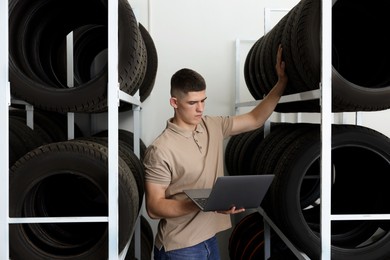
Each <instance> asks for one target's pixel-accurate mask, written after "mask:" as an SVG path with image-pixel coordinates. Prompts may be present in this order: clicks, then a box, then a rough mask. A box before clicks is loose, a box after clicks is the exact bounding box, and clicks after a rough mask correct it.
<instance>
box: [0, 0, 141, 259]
mask: <svg viewBox="0 0 390 260" xmlns="http://www.w3.org/2000/svg"><path fill="white" fill-rule="evenodd" d="M0 16H1V22H0V24H2V25H3V30H2V37H1V39H2V40H1V41H0V87H1V90H0V91H1V92H2V93H3V94H2V95H0V97H1V100H0V120H1V122H2V124H3V125H2V128H1V129H0V145H1V147H3V148H4V147H6V149H1V151H0V165H1V167H2V170H1V173H2V174H1V176H0V183H1V184H0V185H1V186H0V190H1V196H0V223H1V224H0V234H1V235H0V259H9V225H10V224H22V223H80V222H107V223H108V241H109V242H108V257H109V259H110V260H116V259H123V258H124V257H125V254H121V255H119V252H118V244H119V241H118V233H119V229H118V219H119V216H118V197H119V195H118V160H119V158H118V138H119V137H118V124H119V122H118V121H119V119H118V117H119V112H118V106H119V102H120V101H124V102H127V103H130V104H132V105H133V121H134V144H133V146H134V153H135V154H136V155H137V156H138V158H140V110H141V109H140V108H141V102H140V101H139V100H138V99H136V98H134V97H133V96H130V95H128V94H127V93H125V92H123V91H121V90H120V89H119V83H118V70H117V64H118V0H110V1H108V39H109V40H108V53H109V55H108V68H109V69H108V86H107V87H108V169H109V172H108V183H109V187H108V199H109V201H108V207H109V208H108V216H99V217H53V218H51V217H45V218H27V217H26V218H10V217H9V176H8V172H9V165H8V161H9V159H8V158H9V154H8V147H9V130H8V129H9V120H8V109H9V106H10V104H11V94H10V84H9V78H8V69H9V67H8V47H9V46H8V33H9V32H8V1H7V0H0ZM27 105H28V104H27ZM30 110H31V111H29V112H31V113H30V114H32V112H33V108H32V106H31V109H30ZM68 118H69V119H68V123H72V122H74V121H73V120H74V118H73V116H72V115H70V116H68ZM30 121H31V122H30ZM27 123H28V125H30V126H31V125H33V122H32V117H29V118H28V121H27ZM68 132H72V131H69V129H68ZM139 220H140V218H139V217H138V219H137V223H136V225H135V230H134V232H133V236H134V241H135V256H136V257H137V258H138V259H141V257H140V221H139ZM130 241H131V239H130ZM130 241H129V243H130ZM123 253H126V250H124V252H123Z"/></svg>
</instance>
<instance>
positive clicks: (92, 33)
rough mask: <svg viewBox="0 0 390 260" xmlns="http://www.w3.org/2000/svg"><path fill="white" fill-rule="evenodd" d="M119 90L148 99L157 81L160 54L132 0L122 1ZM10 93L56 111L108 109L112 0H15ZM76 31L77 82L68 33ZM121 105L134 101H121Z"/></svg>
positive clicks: (11, 12) (12, 3) (125, 107)
mask: <svg viewBox="0 0 390 260" xmlns="http://www.w3.org/2000/svg"><path fill="white" fill-rule="evenodd" d="M118 2H119V3H118V4H119V6H118V16H119V18H118V20H119V26H118V27H119V31H118V33H119V34H118V37H119V45H118V58H119V63H118V73H119V75H118V76H119V82H120V89H121V90H122V91H124V92H126V93H128V94H130V95H134V94H136V93H137V92H138V91H139V93H140V99H141V100H142V101H144V100H145V99H146V98H147V97H148V96H149V94H150V93H151V90H152V88H153V85H154V78H155V76H156V72H157V53H156V48H155V46H154V43H153V40H152V39H151V37H150V35H149V33H148V31H147V30H146V29H145V28H144V27H143V26H142V25H141V24H139V23H138V22H137V20H136V18H135V15H134V13H133V10H132V8H131V6H130V5H129V3H128V1H126V0H119V1H118ZM9 17H10V19H9V27H10V28H9V31H10V37H9V57H10V59H9V67H10V74H9V78H10V83H11V93H12V95H13V96H14V97H16V98H18V99H21V100H24V101H27V102H28V103H30V104H32V105H34V107H37V108H40V109H43V110H49V111H56V112H104V111H107V83H108V70H107V48H108V36H107V35H108V33H107V32H108V24H107V21H108V6H107V0H92V1H76V0H67V1H64V0H62V1H56V0H33V1H28V2H26V1H21V0H11V1H10V5H9ZM70 32H73V53H74V56H73V64H74V82H73V83H74V84H73V85H74V86H72V87H70V86H68V85H69V83H68V82H67V59H66V53H67V47H66V37H67V35H68V34H69V33H70ZM121 107H122V110H129V109H131V106H129V105H126V104H125V103H124V104H122V106H121Z"/></svg>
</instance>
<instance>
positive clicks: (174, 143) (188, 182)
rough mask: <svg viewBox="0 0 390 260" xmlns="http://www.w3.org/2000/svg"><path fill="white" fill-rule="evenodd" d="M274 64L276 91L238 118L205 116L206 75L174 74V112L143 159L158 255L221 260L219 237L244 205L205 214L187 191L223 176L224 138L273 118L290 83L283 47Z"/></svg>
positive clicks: (156, 254) (190, 72) (210, 184)
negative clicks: (219, 233)
mask: <svg viewBox="0 0 390 260" xmlns="http://www.w3.org/2000/svg"><path fill="white" fill-rule="evenodd" d="M275 68H276V72H277V75H278V82H277V83H276V85H275V86H274V87H273V89H272V90H271V91H270V92H269V93H268V95H267V96H266V97H265V98H264V99H263V100H262V102H260V103H259V104H258V105H257V106H256V107H255V108H253V110H251V111H250V112H248V113H245V114H242V115H237V116H219V117H216V116H214V117H211V116H205V115H203V111H204V107H205V100H206V98H207V97H206V83H205V81H204V79H203V77H202V76H201V75H199V74H198V73H197V72H195V71H193V70H190V69H181V70H179V71H178V72H176V73H175V74H174V75H173V76H172V79H171V98H170V104H171V106H172V107H173V109H174V116H173V118H171V119H169V120H168V121H167V127H166V129H165V130H164V131H163V132H162V133H161V134H160V135H159V136H158V137H157V138H156V140H155V141H154V142H153V143H152V144H151V145H150V146H149V147H148V149H147V151H146V154H145V158H144V165H145V173H146V177H145V197H146V209H147V212H148V215H149V216H150V217H151V218H152V219H160V222H159V226H158V232H157V235H156V240H155V248H154V257H155V259H174V260H181V259H186V260H188V259H196V260H202V259H216V260H219V258H220V257H219V251H218V243H217V241H216V237H215V235H216V234H217V233H218V232H220V231H223V230H226V229H228V228H230V227H231V221H230V214H236V213H240V212H243V211H244V210H245V209H236V208H234V207H233V208H231V209H229V210H227V211H224V212H202V211H199V209H198V207H197V206H196V205H195V204H194V203H193V202H192V201H190V200H189V199H188V198H187V197H186V195H185V194H184V193H183V190H185V189H190V188H211V187H212V186H213V184H214V182H215V180H216V179H217V177H218V176H222V175H224V169H223V165H224V164H223V158H224V156H223V140H224V138H227V137H229V136H231V135H236V134H240V133H243V132H247V131H251V130H254V129H256V128H259V127H261V126H262V125H263V124H264V123H265V121H266V120H267V119H268V118H269V117H270V115H271V114H272V112H273V111H274V109H275V106H276V105H277V103H278V101H279V99H280V97H281V96H282V94H283V91H284V89H285V86H286V84H287V75H286V74H285V64H284V62H283V61H282V48H281V47H280V46H279V50H278V54H277V60H276V66H275Z"/></svg>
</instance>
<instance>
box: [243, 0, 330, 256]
mask: <svg viewBox="0 0 390 260" xmlns="http://www.w3.org/2000/svg"><path fill="white" fill-rule="evenodd" d="M332 5H333V3H332V0H322V17H321V19H322V28H321V39H323V41H322V49H321V58H322V64H321V84H320V88H319V90H313V91H307V92H302V93H297V94H292V95H285V96H283V97H282V98H281V99H280V103H287V102H292V101H298V100H302V101H303V100H311V99H319V100H320V103H321V140H322V146H321V260H330V259H331V258H330V256H331V254H330V248H331V241H330V237H331V233H330V232H331V230H330V223H331V217H332V216H331V211H330V208H331V207H330V203H331V190H330V188H331V136H332V134H331V125H332V92H331V86H332V62H331V57H332V55H331V54H332V53H331V51H332V50H331V47H332V28H331V24H332ZM272 11H273V9H270V8H266V9H265V12H264V18H265V22H264V31H265V32H267V31H269V30H270V29H271V27H270V26H269V22H270V12H272ZM274 11H276V12H279V11H286V10H285V9H275V10H274ZM287 11H288V10H287ZM242 41H243V42H246V43H248V42H254V41H253V40H239V39H237V40H236V104H235V110H236V111H237V109H238V108H239V107H246V106H254V105H256V104H257V103H259V102H261V101H251V102H242V103H240V94H239V90H238V86H239V84H240V80H239V75H240V72H239V69H240V67H241V66H240V58H239V54H240V43H241V42H242ZM268 131H269V129H268ZM264 132H265V133H267V124H266V125H265V131H264ZM259 212H260V214H262V216H263V218H264V224H265V225H264V226H265V227H264V232H265V236H266V238H265V250H264V254H265V259H268V258H269V257H270V242H269V234H270V227H272V228H273V229H274V231H275V232H276V233H277V234H278V235H279V236H280V237H281V238H282V239H283V240H284V242H285V243H286V245H287V246H288V247H289V248H290V249H291V251H292V252H293V253H294V254H295V255H296V256H297V257H298V259H310V258H309V257H308V256H307V255H306V254H305V253H304V252H301V251H300V250H299V249H297V248H296V247H295V246H294V245H293V244H292V243H291V242H290V241H289V239H288V238H287V237H286V236H285V235H284V234H283V233H282V232H281V231H280V230H279V228H278V227H277V226H276V225H275V224H274V223H273V221H272V220H271V219H270V218H269V217H268V216H267V215H266V213H265V212H264V211H263V210H262V209H261V208H260V209H259ZM267 236H268V238H267Z"/></svg>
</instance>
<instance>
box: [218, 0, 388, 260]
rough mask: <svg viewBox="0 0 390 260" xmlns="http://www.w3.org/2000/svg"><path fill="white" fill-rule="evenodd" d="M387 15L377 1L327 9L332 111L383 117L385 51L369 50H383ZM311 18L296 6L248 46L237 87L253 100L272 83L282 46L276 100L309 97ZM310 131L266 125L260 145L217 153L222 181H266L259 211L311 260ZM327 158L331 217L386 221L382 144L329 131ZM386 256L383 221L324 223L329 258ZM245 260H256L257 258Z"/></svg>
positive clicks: (305, 3) (315, 250) (306, 6)
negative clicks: (281, 94)
mask: <svg viewBox="0 0 390 260" xmlns="http://www.w3.org/2000/svg"><path fill="white" fill-rule="evenodd" d="M389 11H390V4H389V3H387V2H384V1H375V3H370V4H362V3H355V2H351V1H346V0H337V1H334V4H333V10H332V16H333V17H332V18H333V22H332V25H333V28H332V31H333V35H332V38H333V39H332V40H333V41H332V50H333V51H332V53H333V57H332V65H333V67H332V110H333V112H347V111H348V112H350V111H351V112H357V111H379V110H384V109H388V108H390V86H389V83H390V81H389V75H388V74H386V73H384V71H387V70H388V69H387V67H388V65H387V64H386V61H385V60H383V58H384V57H386V55H387V54H386V52H387V51H386V50H380V49H379V48H377V44H379V43H381V42H383V41H386V40H385V39H384V38H383V37H384V36H383V33H382V31H383V30H385V28H384V24H386V22H385V21H386V17H387V13H388V12H389ZM320 16H321V1H316V0H301V1H300V2H299V3H298V4H297V5H296V6H295V7H293V8H292V9H291V10H290V11H289V12H288V13H287V15H286V16H284V17H283V18H282V19H281V20H280V22H279V23H277V24H276V26H275V27H274V28H273V29H272V30H271V31H269V32H268V33H267V34H266V35H264V36H263V37H261V38H260V39H259V40H258V41H256V42H255V44H254V45H253V46H252V48H251V49H250V50H249V53H248V55H247V58H246V60H245V66H244V75H245V81H246V84H247V86H248V89H249V91H250V93H251V94H252V96H253V97H254V98H255V99H261V98H262V97H263V96H264V95H266V94H267V93H268V92H269V91H270V90H271V88H272V87H273V86H274V85H275V83H276V82H277V75H276V73H275V61H276V57H275V55H276V53H277V48H278V46H279V44H281V45H282V47H283V58H284V60H285V62H286V72H287V74H288V77H289V83H288V86H287V89H286V94H294V93H301V92H304V91H310V90H314V89H318V88H319V83H320V69H321V67H320V65H321V61H320V46H321V38H320V26H321V24H320ZM362 31H364V32H365V33H366V34H365V33H362ZM361 50H366V51H363V52H362V51H361ZM276 111H277V112H283V113H289V112H319V111H320V102H319V101H318V100H309V101H297V102H292V103H285V104H278V106H277V108H276ZM320 132H321V128H320V125H318V124H310V123H278V124H275V123H274V124H272V125H271V131H270V133H269V134H267V135H266V136H264V130H263V129H259V130H256V131H252V132H249V133H244V134H240V135H237V136H233V137H232V138H231V139H230V140H229V142H228V144H227V146H226V151H225V161H226V169H227V171H228V173H229V174H231V175H237V174H274V175H275V179H274V181H273V183H272V185H271V187H270V190H269V191H268V193H267V195H266V197H265V199H264V201H263V202H262V205H261V206H262V207H263V208H264V209H265V211H266V212H267V214H268V215H269V216H270V217H271V218H272V219H273V221H274V222H275V223H276V225H277V226H278V227H279V228H280V229H281V230H282V231H283V233H284V234H285V235H286V236H287V238H288V239H290V241H291V242H292V243H293V244H294V245H295V246H296V247H297V248H298V249H299V250H301V251H302V252H304V253H306V254H307V255H308V256H309V257H310V259H319V258H320V254H321V234H320V227H321V222H320V218H321V214H320V206H321V197H320V194H321V179H320V177H321V176H320V171H321V170H320V168H321V167H320V165H321V136H320ZM331 155H332V157H331V158H332V159H331V178H332V179H331V197H332V201H331V213H332V214H342V215H344V214H352V215H353V214H363V215H370V214H388V213H389V211H390V208H389V205H388V199H387V198H388V197H389V193H388V188H387V183H388V182H389V180H390V175H389V172H390V139H389V137H387V136H385V135H383V134H381V133H379V132H377V131H375V130H373V129H370V128H368V127H363V126H358V125H343V124H339V125H336V124H334V125H332V143H331ZM239 226H241V227H242V226H243V224H242V223H238V224H237V225H236V228H238V227H239ZM253 232H254V231H253V230H252V229H250V228H248V229H247V231H246V232H233V233H232V237H231V239H230V240H231V241H239V240H245V236H246V235H250V234H252V233H253ZM234 236H238V237H234ZM253 239H255V238H253ZM271 239H272V238H271ZM258 243H262V242H261V241H258ZM233 248H234V247H232V249H231V250H233ZM389 248H390V225H389V223H388V220H343V221H332V222H331V258H332V259H335V260H349V259H350V260H352V259H354V260H355V259H357V260H360V259H361V260H377V259H389V258H390V250H389ZM254 250H255V248H254ZM231 253H235V254H237V252H231ZM252 253H253V254H254V255H256V254H257V253H256V252H255V251H254V252H252ZM280 253H281V254H282V255H283V254H284V253H286V256H285V257H286V259H288V257H289V255H288V253H290V252H283V251H282V252H278V255H277V256H280ZM248 254H249V253H248V252H246V255H248ZM234 259H243V258H240V257H238V258H236V257H234ZM245 259H263V256H258V257H256V258H251V257H245ZM282 259H284V258H283V257H282Z"/></svg>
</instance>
